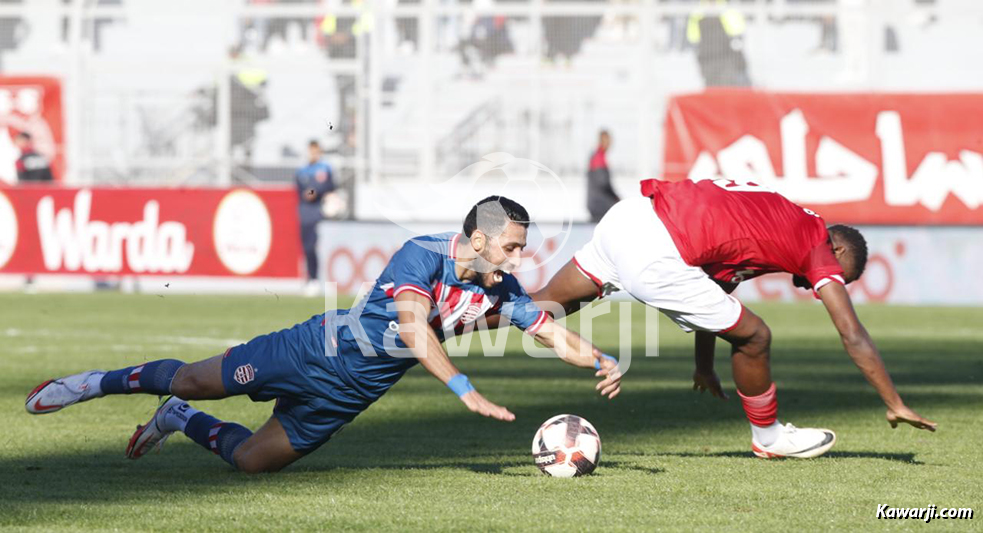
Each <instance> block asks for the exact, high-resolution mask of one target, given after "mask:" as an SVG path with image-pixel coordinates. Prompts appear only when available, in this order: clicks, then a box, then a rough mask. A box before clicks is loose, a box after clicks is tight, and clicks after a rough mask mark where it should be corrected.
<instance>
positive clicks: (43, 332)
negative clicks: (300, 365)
mask: <svg viewBox="0 0 983 533" xmlns="http://www.w3.org/2000/svg"><path fill="white" fill-rule="evenodd" d="M3 333H4V336H6V337H14V338H16V337H29V338H33V337H43V338H45V339H50V338H66V339H67V338H72V339H96V340H99V339H102V340H119V339H120V336H119V335H110V334H107V333H101V332H98V331H82V330H73V331H64V330H61V331H58V330H50V329H31V330H27V331H24V330H20V329H16V328H7V329H6V330H4V332H3ZM136 337H137V338H136V339H135V340H140V341H143V342H142V343H141V344H138V345H119V344H114V345H113V347H114V348H113V349H115V347H117V346H125V347H126V348H127V349H128V348H130V347H134V348H136V347H139V348H141V349H142V348H143V347H145V346H154V345H161V344H164V345H167V344H171V345H173V344H181V345H186V346H220V347H221V346H224V347H228V346H236V345H239V344H242V343H243V342H245V341H243V340H241V339H231V338H221V337H187V336H183V335H152V336H147V337H139V336H138V335H137V336H136Z"/></svg>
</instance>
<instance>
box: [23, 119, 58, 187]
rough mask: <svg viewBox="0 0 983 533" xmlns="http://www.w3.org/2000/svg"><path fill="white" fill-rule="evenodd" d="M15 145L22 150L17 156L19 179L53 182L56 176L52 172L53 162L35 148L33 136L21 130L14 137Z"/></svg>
mask: <svg viewBox="0 0 983 533" xmlns="http://www.w3.org/2000/svg"><path fill="white" fill-rule="evenodd" d="M14 145H16V146H17V148H18V149H19V150H20V157H18V158H17V181H18V182H21V183H25V182H51V181H54V179H55V177H54V176H53V175H52V174H51V164H50V163H49V162H48V159H47V158H46V157H44V156H43V155H41V154H39V153H37V152H36V151H35V150H34V144H33V143H32V142H31V136H30V135H29V134H28V133H27V132H23V131H22V132H20V133H18V134H17V135H16V136H15V137H14Z"/></svg>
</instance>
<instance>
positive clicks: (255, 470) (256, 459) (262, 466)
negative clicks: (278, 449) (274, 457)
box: [232, 448, 283, 474]
mask: <svg viewBox="0 0 983 533" xmlns="http://www.w3.org/2000/svg"><path fill="white" fill-rule="evenodd" d="M240 452H243V453H240ZM232 457H233V460H234V461H235V465H236V470H238V471H240V472H242V473H243V474H262V473H265V472H279V471H280V470H282V469H283V466H282V465H277V464H272V463H270V461H268V460H267V459H266V458H265V457H262V456H261V455H260V454H257V453H248V452H246V451H245V450H243V448H240V449H238V450H236V452H235V453H234V454H232Z"/></svg>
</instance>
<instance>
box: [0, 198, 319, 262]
mask: <svg viewBox="0 0 983 533" xmlns="http://www.w3.org/2000/svg"><path fill="white" fill-rule="evenodd" d="M298 225H299V221H298V218H297V195H296V192H295V191H293V190H292V189H278V190H251V189H66V188H59V187H44V186H33V187H18V188H0V272H3V273H28V274H36V273H42V274H43V273H61V274H100V275H192V276H260V277H282V278H295V277H298V276H299V275H300V270H299V264H300V263H299V259H300V246H299V241H300V231H299V228H298Z"/></svg>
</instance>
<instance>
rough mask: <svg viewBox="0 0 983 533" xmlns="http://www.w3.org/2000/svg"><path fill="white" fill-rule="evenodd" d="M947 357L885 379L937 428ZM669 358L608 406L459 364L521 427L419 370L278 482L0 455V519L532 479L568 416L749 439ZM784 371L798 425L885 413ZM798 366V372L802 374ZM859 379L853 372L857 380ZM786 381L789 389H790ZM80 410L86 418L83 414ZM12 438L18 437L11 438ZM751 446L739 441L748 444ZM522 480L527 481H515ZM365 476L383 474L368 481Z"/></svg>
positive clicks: (557, 386) (519, 374)
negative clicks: (450, 395) (423, 476)
mask: <svg viewBox="0 0 983 533" xmlns="http://www.w3.org/2000/svg"><path fill="white" fill-rule="evenodd" d="M940 344H944V343H939V342H935V343H932V344H931V346H930V345H929V344H925V343H916V342H912V343H910V345H909V346H908V347H907V348H906V349H904V350H896V351H894V352H893V353H892V354H891V360H890V361H889V366H890V368H891V370H892V371H894V372H895V373H896V375H901V376H904V379H902V380H898V381H899V387H900V388H901V389H902V395H903V396H904V397H905V398H906V400H908V401H909V404H910V405H911V406H912V407H914V408H916V409H918V410H919V411H924V412H923V414H925V415H926V416H929V417H930V418H931V410H932V409H933V408H935V407H939V408H941V407H946V408H956V409H966V408H967V407H966V406H967V396H974V397H975V394H974V393H971V392H958V391H957V392H951V391H950V390H949V389H947V388H946V385H951V384H956V385H958V384H965V383H975V382H974V381H972V380H973V379H974V377H973V376H978V375H979V371H980V361H979V359H978V355H977V354H978V351H972V350H970V346H968V345H963V344H953V345H946V346H944V347H940ZM929 348H933V349H934V351H932V350H930V349H929ZM941 348H946V349H944V350H943V349H941ZM926 353H945V365H940V364H938V361H934V362H932V363H931V364H929V363H927V362H926V357H925V354H926ZM663 355H664V356H665V357H660V358H658V359H653V360H645V359H639V360H636V361H635V363H634V364H633V366H632V369H631V371H630V372H629V374H628V375H627V377H626V378H625V384H624V389H625V390H624V392H623V394H622V396H621V397H620V398H618V399H617V400H615V401H612V402H608V401H606V400H602V399H600V398H598V397H596V396H594V394H593V391H591V390H590V389H591V388H592V387H590V385H589V384H587V385H586V386H584V387H582V389H584V390H580V389H577V391H576V392H574V391H571V390H570V389H569V386H568V385H564V384H563V383H564V382H565V381H564V380H568V379H577V380H585V383H587V380H589V379H590V378H589V377H587V376H585V375H584V373H583V372H582V371H580V372H578V371H577V369H567V368H565V367H563V366H562V365H560V364H559V363H557V362H556V361H534V360H530V359H527V358H519V357H514V356H512V357H506V358H504V359H502V360H498V361H487V360H484V359H482V358H474V359H468V360H456V361H455V362H458V363H460V364H459V366H460V367H461V369H462V371H464V372H465V373H468V374H471V375H473V376H475V377H476V378H477V379H476V381H477V383H478V384H479V386H482V380H484V381H485V384H484V387H483V388H482V392H483V393H485V394H486V396H487V397H488V398H489V399H491V400H492V401H501V402H502V403H504V404H505V405H506V406H507V407H509V408H511V409H513V411H514V412H516V414H517V415H518V416H519V421H517V422H515V423H513V424H502V423H498V422H495V421H490V420H488V419H484V418H482V417H479V416H476V415H473V414H471V413H469V412H467V411H466V410H464V409H463V408H459V406H456V405H453V403H452V402H451V403H447V404H444V403H441V404H436V405H431V404H428V403H427V402H422V401H419V400H418V397H417V396H415V395H414V393H415V392H417V391H420V390H423V387H427V390H431V388H432V387H436V386H437V385H436V384H434V383H433V382H432V378H430V377H428V376H426V375H425V372H423V371H422V370H421V369H415V370H414V371H413V372H411V373H410V375H409V376H407V380H406V381H405V382H404V383H400V384H399V385H397V387H396V388H395V389H394V390H393V391H392V392H391V393H390V394H389V395H387V397H386V398H384V399H383V400H382V402H387V406H386V408H385V409H376V410H373V409H372V408H370V409H369V414H367V415H365V416H364V417H362V418H359V419H358V420H356V422H355V423H354V424H353V425H352V427H351V428H350V429H349V430H348V431H346V432H345V433H344V434H341V435H339V436H338V437H337V438H335V439H333V440H332V442H330V443H328V444H327V445H326V446H325V447H324V448H323V449H322V450H320V451H319V452H317V453H315V454H312V455H311V456H310V457H306V458H304V459H303V460H302V461H301V462H299V463H298V464H297V465H295V466H292V467H290V468H289V469H288V470H287V471H285V472H284V473H282V474H279V475H271V476H243V475H241V474H238V473H236V472H234V471H232V469H231V468H230V467H228V466H227V465H225V464H224V463H222V462H221V461H219V460H217V459H216V458H215V456H214V455H212V454H210V453H206V452H205V451H204V450H201V449H200V448H198V447H197V446H196V445H194V444H192V443H190V442H189V441H187V440H184V441H183V442H182V441H181V439H180V438H179V439H178V442H172V443H170V444H169V445H168V447H167V448H166V449H165V450H164V452H163V454H162V455H160V456H150V457H146V458H144V459H142V460H140V461H135V462H134V461H127V460H125V459H123V458H122V451H123V446H124V445H125V439H126V437H127V435H120V436H119V438H120V445H119V448H118V449H111V450H110V449H91V448H89V449H84V446H82V445H80V440H73V441H70V442H66V443H65V444H64V446H63V447H62V448H60V449H59V452H57V453H52V454H44V455H40V454H39V455H37V456H32V457H9V456H0V474H2V476H0V477H2V479H3V481H2V482H0V506H3V505H10V506H31V505H37V504H39V503H100V502H118V501H131V500H138V499H143V498H153V497H154V495H155V494H160V493H161V492H171V491H173V492H191V493H195V494H203V495H207V494H215V493H225V494H228V493H238V492H241V491H242V490H243V487H246V488H248V487H250V486H254V485H253V484H256V483H259V484H261V485H262V486H263V487H264V488H266V487H269V488H270V490H273V489H275V488H276V487H278V486H279V487H285V486H288V484H289V483H291V480H296V479H299V478H303V476H306V475H310V474H314V475H316V482H317V483H318V484H325V485H330V484H333V483H341V482H346V483H351V482H356V483H357V482H359V481H360V480H363V479H365V477H366V476H368V475H372V476H379V475H381V476H387V475H393V473H394V472H398V471H405V470H410V469H428V470H429V469H433V470H436V469H459V470H462V471H465V472H476V473H482V474H492V475H502V476H517V477H527V476H529V477H534V476H539V475H541V474H539V472H538V471H537V470H536V468H535V467H534V466H533V464H532V460H531V458H529V457H528V456H527V455H526V454H528V453H529V452H528V451H527V450H528V445H529V444H528V443H529V441H530V438H531V436H532V433H533V432H534V431H535V428H536V427H537V426H538V424H539V423H540V422H541V421H543V420H546V419H547V418H549V417H550V416H553V415H555V414H557V413H563V412H566V413H576V414H578V415H580V416H584V417H585V418H587V419H588V420H591V421H592V422H593V423H594V425H595V426H596V427H597V428H598V431H599V432H600V433H601V436H602V438H603V439H605V443H617V442H626V441H628V440H629V439H631V440H633V441H638V442H641V443H642V444H641V445H642V446H647V445H648V443H650V442H651V443H654V442H657V441H658V439H660V438H662V437H664V436H666V435H673V436H678V435H679V434H695V433H696V432H701V431H703V432H706V431H710V432H733V431H738V428H740V431H746V426H745V425H744V424H745V422H744V415H743V413H742V411H741V407H740V402H738V401H736V400H735V399H732V400H730V401H728V402H721V401H719V400H716V399H713V398H710V397H707V396H705V395H704V396H702V397H701V396H700V395H697V394H694V393H692V392H690V391H688V386H686V382H687V381H688V379H689V376H690V375H691V374H692V363H691V357H692V355H691V353H690V352H689V351H686V350H666V351H664V353H663ZM778 359H779V357H776V365H775V366H776V372H775V376H776V379H777V380H778V382H779V386H780V387H781V392H780V395H781V398H782V400H781V401H782V402H783V403H782V413H784V416H787V417H788V418H789V419H791V420H793V421H794V420H799V419H804V420H810V419H819V418H822V417H824V416H827V415H833V414H837V415H838V414H842V413H850V412H865V413H869V412H871V410H874V409H877V410H880V409H882V406H881V404H880V402H879V400H877V398H876V395H875V394H874V393H873V391H872V390H871V389H870V388H869V386H867V385H866V383H864V382H863V379H862V377H861V376H860V375H859V373H856V375H855V377H854V378H853V379H851V380H845V379H842V378H841V377H840V373H841V372H843V371H844V370H845V369H848V368H851V367H852V365H851V363H850V362H849V361H848V360H847V358H846V356H845V355H844V354H843V353H842V351H841V350H833V349H829V350H821V349H809V350H805V349H803V350H799V351H797V352H795V353H786V354H784V355H783V356H781V360H778ZM726 364H727V360H726V359H723V358H720V360H719V362H718V365H720V366H724V365H726ZM797 364H798V365H801V366H800V367H798V368H797ZM472 371H473V372H472ZM852 371H853V372H856V371H855V369H853V370H852ZM721 374H722V376H723V377H724V380H725V382H726V387H727V388H728V390H730V391H732V390H733V384H732V383H731V382H730V380H729V379H728V376H729V371H728V370H726V369H722V371H721ZM479 376H480V377H479ZM666 380H679V381H682V382H683V384H682V385H680V386H679V387H676V386H665V385H662V386H653V385H652V383H653V382H656V381H661V382H663V383H664V382H665V381H666ZM783 380H786V381H787V383H789V384H790V385H789V386H783V385H782V381H783ZM565 383H569V382H565ZM827 383H833V384H836V388H834V389H829V388H823V385H824V384H827ZM796 384H801V386H796ZM905 384H907V385H922V387H920V388H919V390H918V391H917V392H916V393H913V394H909V393H905V391H904V386H905ZM32 386H33V384H28V383H23V384H20V385H15V384H14V383H9V382H8V383H7V384H5V385H3V386H2V389H3V390H11V391H12V390H14V389H15V388H18V389H23V391H20V392H22V393H23V394H26V393H27V392H28V391H29V390H30V388H31V387H32ZM382 402H380V403H382ZM270 407H272V404H271V405H270ZM78 408H79V409H84V406H80V407H78ZM372 413H376V414H372ZM24 416H27V415H24ZM141 421H142V420H141ZM940 422H943V423H944V422H945V421H944V420H943V421H940ZM52 423H55V422H54V421H53V422H52ZM8 431H14V432H16V431H17V430H16V429H14V428H8ZM92 431H98V428H92ZM15 434H16V433H15ZM744 438H745V437H744V436H743V434H742V439H741V442H742V443H743V442H744ZM735 444H736V443H735ZM632 446H634V444H633V445H632ZM696 447H697V446H695V445H694V448H696ZM616 455H622V453H620V452H619V453H617V454H616ZM645 455H649V456H651V457H654V458H658V457H659V456H660V455H663V456H677V457H721V458H726V459H747V458H750V457H751V455H750V453H749V452H748V451H747V449H746V448H743V447H742V448H741V449H740V450H737V451H724V452H718V453H698V452H693V453H689V452H683V453H667V454H660V453H656V452H654V451H653V452H652V453H650V454H645ZM519 457H521V459H518V458H519ZM826 457H827V458H830V459H838V460H854V459H877V460H886V461H892V462H898V463H903V464H910V465H921V464H923V463H921V462H919V461H917V460H916V459H915V454H913V453H880V452H876V451H856V452H854V451H834V452H831V453H828V454H827V455H826ZM602 465H603V467H604V468H611V469H619V470H625V471H640V472H644V473H647V474H651V475H657V474H660V473H662V472H663V471H662V470H661V469H659V468H651V467H640V466H638V465H637V464H635V463H634V462H632V461H619V460H607V459H602ZM520 467H522V468H524V469H522V470H520V469H519V468H520ZM369 471H373V472H375V471H381V473H372V474H369V473H368V472H369ZM8 474H9V475H8ZM298 476H299V477H298ZM393 477H394V479H396V478H398V476H396V475H393ZM375 482H376V483H377V482H378V480H376V481H375Z"/></svg>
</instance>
